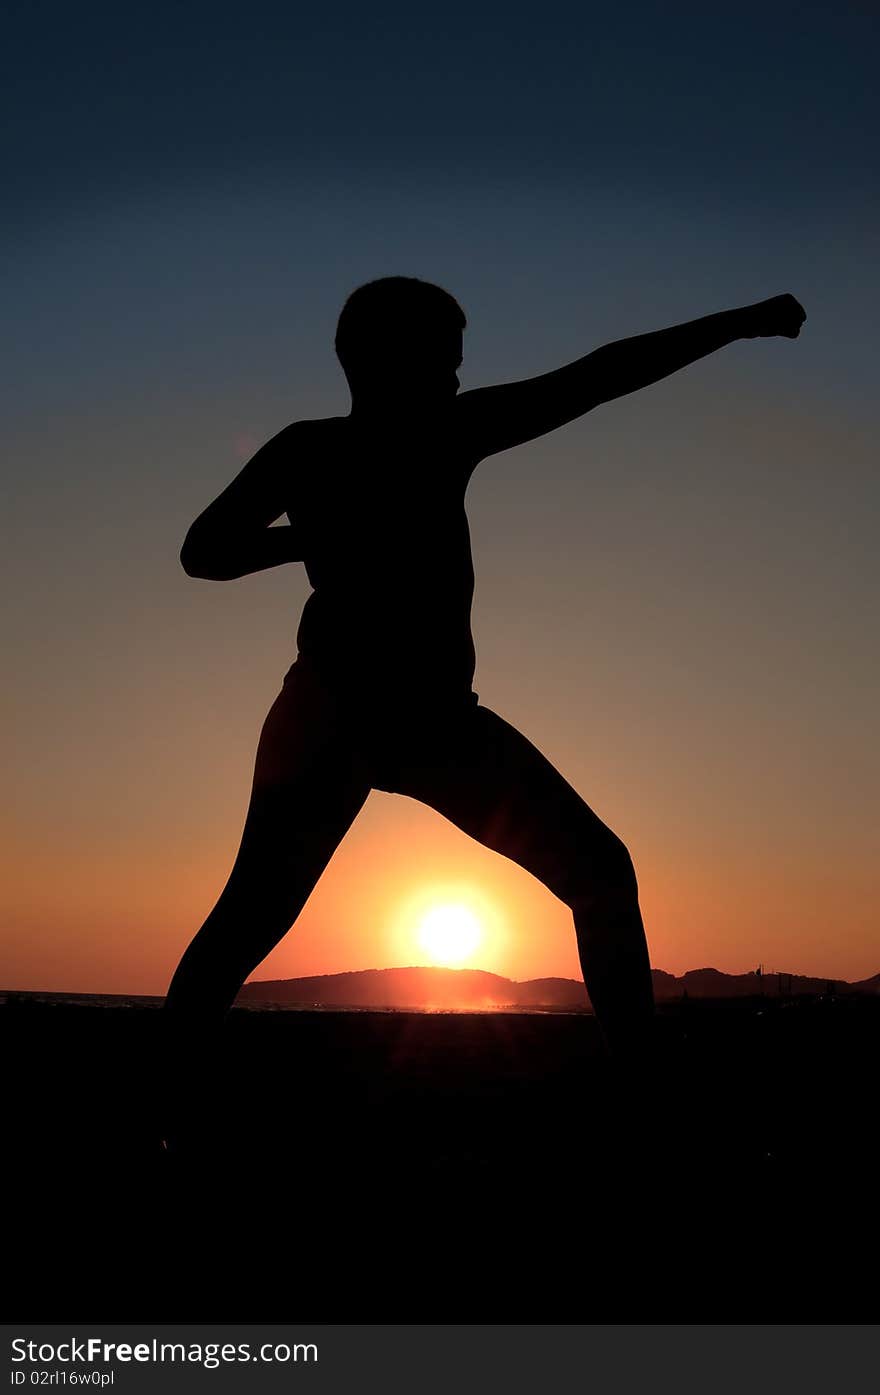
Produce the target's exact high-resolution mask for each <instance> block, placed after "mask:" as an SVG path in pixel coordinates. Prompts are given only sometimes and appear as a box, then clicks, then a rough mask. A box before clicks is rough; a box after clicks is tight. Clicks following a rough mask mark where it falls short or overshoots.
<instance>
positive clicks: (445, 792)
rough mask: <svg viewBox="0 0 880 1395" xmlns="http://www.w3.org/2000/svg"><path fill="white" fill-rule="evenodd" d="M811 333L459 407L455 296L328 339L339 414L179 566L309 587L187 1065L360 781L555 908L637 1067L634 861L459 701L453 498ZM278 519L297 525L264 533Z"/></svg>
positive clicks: (468, 699) (200, 527) (695, 347)
mask: <svg viewBox="0 0 880 1395" xmlns="http://www.w3.org/2000/svg"><path fill="white" fill-rule="evenodd" d="M804 318H805V315H804V312H803V310H802V308H801V306H800V305H799V304H798V302H797V301H796V300H795V299H794V298H793V297H792V296H790V295H782V296H776V297H774V298H773V299H771V300H765V301H761V302H759V303H758V304H755V305H749V306H746V307H743V308H741V309H737V310H728V311H723V312H722V313H720V314H715V315H707V316H706V317H704V318H702V319H698V320H693V321H691V322H689V323H687V324H682V325H677V326H674V327H673V328H671V329H664V330H660V331H659V332H657V333H653V334H644V335H638V336H636V337H635V338H631V339H624V340H620V341H618V342H616V343H611V344H606V345H605V346H604V347H602V348H599V349H596V350H595V351H594V352H593V353H590V354H587V355H586V356H585V357H583V358H580V359H577V360H576V361H574V362H573V363H569V364H567V365H566V366H564V367H562V368H559V369H556V370H555V371H554V372H550V373H545V374H542V375H540V376H538V377H535V378H530V379H527V380H525V381H522V382H515V383H506V384H500V385H497V386H493V387H484V388H479V389H476V390H474V391H468V392H463V393H459V391H458V389H459V380H458V369H459V366H460V364H461V361H462V332H463V330H464V328H465V324H466V320H465V316H464V314H463V312H462V310H461V308H460V306H459V305H458V303H457V302H456V301H455V300H454V299H453V298H452V296H451V295H449V294H448V293H447V292H446V291H444V290H441V289H440V288H439V287H438V286H435V285H432V284H430V283H428V282H425V281H421V280H418V279H416V278H413V277H400V276H392V277H385V278H382V279H381V280H378V281H372V282H369V283H368V284H367V285H364V286H360V287H359V288H358V289H357V290H355V291H354V292H353V293H352V294H351V295H350V296H349V298H348V300H347V301H346V303H345V305H344V307H343V310H342V313H341V315H340V318H339V324H338V328H337V333H336V350H337V353H338V356H339V359H340V362H341V364H342V367H343V370H344V372H345V375H346V378H347V379H348V383H349V387H350V389H351V398H352V405H351V410H350V412H349V414H348V415H347V416H336V417H327V418H322V419H320V420H313V421H297V422H294V423H292V424H291V425H290V426H287V427H285V428H284V429H283V430H282V431H280V432H279V433H278V435H276V436H274V437H273V438H272V439H271V440H270V441H268V442H267V444H266V445H264V446H262V447H261V449H260V450H258V451H257V453H256V455H255V456H254V457H253V458H252V459H251V460H250V461H249V462H248V464H246V465H245V466H244V468H243V469H242V471H241V472H240V474H239V475H238V476H237V478H236V479H234V480H233V481H232V483H231V484H230V485H229V486H228V488H226V489H225V490H224V491H223V493H222V494H221V495H220V496H219V497H218V498H217V499H216V500H215V501H214V502H213V503H212V504H211V505H210V506H209V507H208V508H207V509H206V510H205V511H204V513H202V514H201V515H200V516H199V517H198V518H197V519H196V521H195V523H193V525H192V527H191V528H190V530H189V532H188V533H187V536H186V540H185V542H184V545H183V549H182V552H181V561H182V563H183V566H184V568H185V570H186V571H187V573H188V574H189V575H190V576H194V577H206V578H209V579H212V580H218V581H220V580H223V581H225V580H231V579H232V578H234V577H240V576H245V575H247V574H248V573H250V572H256V571H261V570H263V569H264V568H266V567H274V566H278V565H279V564H280V563H283V562H295V561H303V562H304V563H305V566H306V571H307V573H308V577H309V580H310V582H311V584H312V586H313V588H314V589H313V592H312V594H311V595H310V596H309V598H308V600H307V602H306V605H305V607H304V610H303V614H302V619H301V622H300V626H299V631H298V635H297V648H298V655H297V658H296V661H295V662H294V664H293V665H292V667H291V668H290V669H289V670H288V672H287V674H286V675H285V678H284V680H283V685H282V688H281V691H280V692H279V694H278V696H277V697H276V699H275V701H274V703H273V704H272V707H271V708H270V710H269V713H268V715H267V717H266V719H265V722H264V724H263V728H262V732H261V735H260V740H259V745H258V748H257V754H256V765H255V770H254V777H253V786H252V792H251V798H250V805H249V808H248V811H247V816H246V820H245V824H244V831H243V833H242V837H241V845H240V847H239V850H238V854H237V856H236V858H235V863H234V865H233V868H232V871H231V873H230V876H229V880H228V882H227V883H226V886H225V887H224V889H223V891H222V893H221V895H220V898H219V900H218V902H217V904H216V906H215V907H214V909H213V910H212V911H211V913H210V915H209V916H208V918H207V920H206V921H205V923H204V925H203V926H202V928H201V929H200V930H199V932H198V934H197V935H196V936H195V938H194V940H193V941H192V943H191V944H190V946H189V948H188V949H187V951H186V953H185V954H184V956H183V958H182V960H181V962H180V964H179V966H178V968H177V971H176V973H175V974H174V977H173V980H172V982H171V985H170V988H169V991H168V997H167V1000H166V1004H165V1009H164V1023H165V1026H166V1028H167V1029H168V1030H167V1036H168V1041H169V1043H170V1050H171V1053H172V1059H173V1057H174V1053H175V1052H176V1051H177V1050H179V1051H180V1052H181V1053H182V1054H181V1058H180V1065H181V1068H183V1066H184V1059H183V1056H184V1054H185V1053H186V1052H187V1051H190V1052H191V1051H193V1050H197V1049H198V1044H199V1042H200V1041H201V1042H203V1043H204V1042H207V1041H208V1040H209V1039H210V1037H211V1034H212V1032H213V1029H214V1028H215V1027H216V1026H217V1025H218V1024H219V1023H221V1022H222V1020H223V1018H224V1016H225V1014H226V1011H227V1009H228V1008H229V1006H230V1005H231V1003H232V1002H233V1000H234V998H235V997H236V994H237V993H238V991H239V989H240V988H241V986H242V984H243V983H244V982H245V980H246V979H247V978H248V976H249V975H250V974H251V973H252V971H253V970H254V969H255V968H256V967H257V965H258V964H259V963H260V962H261V960H263V959H264V958H265V957H266V955H267V954H268V953H269V951H270V950H271V949H273V948H274V946H275V945H276V944H277V943H278V942H279V940H280V939H281V938H282V937H283V936H284V935H285V934H286V932H287V931H288V929H289V928H290V926H291V925H292V924H293V922H294V921H295V919H296V917H297V916H298V914H299V912H300V911H301V909H302V907H303V905H304V904H305V902H306V900H307V898H308V896H309V894H310V893H311V891H312V889H313V887H314V886H315V884H316V882H317V881H318V879H319V877H320V876H321V873H322V872H323V871H324V868H325V867H326V866H327V863H328V861H329V859H330V858H331V856H332V854H333V852H334V850H335V848H336V847H337V845H338V844H339V842H340V840H341V839H342V837H343V836H344V834H345V833H346V830H347V829H348V828H349V826H350V825H351V823H352V821H353V819H354V818H355V817H356V815H357V813H358V811H359V809H360V808H361V807H362V805H363V804H364V801H365V800H366V798H367V795H368V794H369V792H370V790H371V789H379V790H386V791H390V792H394V793H399V794H406V795H410V796H411V797H413V798H415V799H419V800H421V801H422V802H423V803H425V804H427V805H430V806H431V808H433V809H436V810H438V811H439V812H440V813H441V814H444V815H445V816H446V818H448V819H450V820H451V821H452V822H453V823H454V824H456V825H457V826H458V827H459V828H461V829H464V831H465V832H466V833H469V834H470V835H471V836H472V837H474V838H476V839H477V840H478V841H479V842H481V843H484V844H485V845H486V846H487V847H490V848H494V849H495V850H496V851H497V852H500V853H503V854H504V855H505V856H507V857H509V858H511V859H513V861H515V862H517V863H519V864H520V865H521V866H522V867H525V868H526V869H527V870H528V871H529V872H531V873H533V874H534V875H535V876H536V877H538V878H539V879H540V880H541V881H542V882H543V883H544V884H545V885H546V886H547V887H549V889H550V890H551V891H552V892H553V893H554V894H555V895H556V896H558V897H559V898H560V899H561V900H563V901H564V902H565V903H566V905H568V906H569V907H570V908H571V911H572V914H573V917H574V927H575V933H576V936H577V945H578V953H579V957H580V963H581V967H582V970H583V976H584V981H585V983H586V986H587V990H588V992H589V995H590V1000H591V1002H592V1004H593V1008H594V1010H595V1013H596V1015H597V1017H598V1019H599V1022H600V1024H601V1027H602V1031H603V1033H604V1035H605V1038H606V1041H607V1043H608V1045H609V1047H610V1050H611V1052H612V1055H613V1056H615V1057H617V1058H619V1059H620V1058H622V1059H627V1058H632V1059H634V1060H638V1059H639V1058H640V1056H641V1055H642V1053H643V1052H644V1051H645V1049H646V1045H647V1043H648V1039H649V1037H650V1032H651V1024H652V1019H653V1012H654V1001H653V992H652V983H651V970H650V963H649V958H648V949H647V944H646V942H645V934H644V930H643V927H642V918H641V915H640V912H639V903H638V890H637V884H636V876H635V872H634V870H633V865H632V861H631V859H630V855H629V853H628V851H627V849H626V847H625V846H624V844H623V843H622V842H621V840H620V839H619V838H618V837H617V836H616V835H615V834H614V833H613V832H612V831H611V830H610V829H609V828H607V827H606V825H605V824H604V823H603V822H602V820H601V819H600V818H599V817H598V816H597V815H596V814H595V813H594V812H593V811H592V809H590V808H589V806H588V805H587V804H586V803H585V802H584V800H583V799H582V798H581V797H580V795H579V794H578V793H577V792H576V791H575V790H574V789H572V787H571V786H570V785H569V784H568V783H567V782H566V781H565V780H564V779H563V777H562V775H560V774H559V772H558V771H557V770H555V769H554V767H553V766H552V765H551V764H550V762H549V761H548V760H547V759H546V758H545V757H544V756H543V755H541V753H540V752H539V751H538V750H537V749H536V748H535V747H534V746H533V745H532V744H531V743H530V742H529V741H528V740H527V739H526V738H525V736H523V735H521V734H520V733H519V732H518V731H516V730H515V729H514V727H512V726H511V725H510V724H509V723H508V722H506V721H504V719H503V718H502V717H499V716H497V715H496V714H495V713H494V712H492V711H490V710H489V708H487V707H484V706H483V705H482V704H481V703H480V701H479V698H478V695H477V694H476V693H475V692H474V691H473V689H472V681H473V677H474V669H475V653H474V645H473V639H472V637H471V628H470V612H471V599H472V595H473V586H474V574H473V567H472V562H471V551H470V539H469V535H468V523H467V517H466V514H465V506H464V498H465V491H466V489H467V485H468V481H469V480H470V477H471V475H472V473H473V471H474V469H475V467H476V466H477V465H478V464H479V462H480V461H481V460H483V459H485V458H486V457H487V456H489V455H493V454H495V453H496V452H498V451H504V450H509V449H510V448H511V447H512V446H518V445H521V444H523V443H524V442H526V441H531V440H534V439H535V438H536V437H538V436H542V435H544V434H545V433H546V432H549V431H553V430H554V429H555V428H557V427H559V426H562V425H563V424H564V423H566V422H570V421H572V420H573V419H574V418H576V417H580V416H583V415H584V413H586V412H588V411H590V410H591V408H593V407H596V406H598V405H599V404H600V403H602V402H608V401H610V400H612V399H613V398H615V397H622V396H623V395H624V394H626V393H629V392H633V391H635V390H636V389H637V388H641V387H645V386H646V385H647V384H649V383H654V382H656V381H657V380H658V379H660V378H664V377H666V376H668V375H669V374H670V373H674V372H676V371H677V370H678V369H680V368H683V367H684V366H685V365H686V364H689V363H693V362H694V361H695V360H696V359H700V358H703V357H704V356H705V355H706V354H710V353H713V352H714V351H715V350H716V349H720V348H721V347H722V346H723V345H725V344H729V343H731V342H732V341H734V340H736V339H742V338H754V337H756V336H767V335H785V336H787V337H788V338H795V337H796V336H797V335H798V333H799V331H800V327H801V324H802V323H803V320H804ZM285 513H286V515H287V517H288V520H289V526H286V527H284V526H282V527H278V528H271V527H270V526H269V525H270V524H272V523H273V522H274V521H275V520H276V519H278V518H279V517H280V516H281V515H282V514H285Z"/></svg>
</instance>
